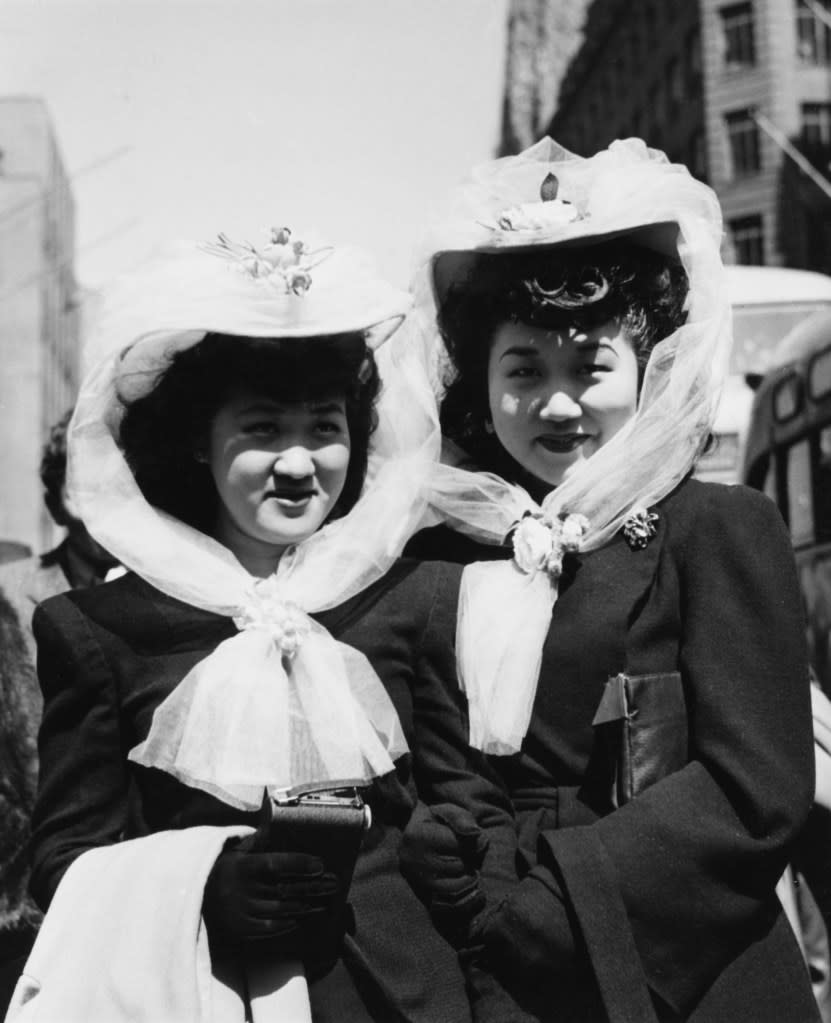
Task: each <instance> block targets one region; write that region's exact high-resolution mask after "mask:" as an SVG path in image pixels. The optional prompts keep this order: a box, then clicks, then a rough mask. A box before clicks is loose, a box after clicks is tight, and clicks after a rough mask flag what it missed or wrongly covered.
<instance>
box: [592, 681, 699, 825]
mask: <svg viewBox="0 0 831 1023" xmlns="http://www.w3.org/2000/svg"><path fill="white" fill-rule="evenodd" d="M592 725H593V727H594V729H595V750H594V753H593V757H592V759H593V760H594V761H595V762H594V763H593V764H592V765H591V766H590V774H591V776H592V790H593V792H595V793H596V792H597V791H598V788H602V795H601V799H602V801H604V802H607V803H608V807H607V808H609V809H617V808H618V807H621V806H623V805H624V804H625V803H628V802H629V800H630V799H634V798H635V796H637V795H639V794H640V793H641V792H643V791H644V790H645V789H647V788H649V786H650V785H654V784H655V782H657V781H660V780H661V779H662V778H665V777H666V776H667V775H668V774H672V773H673V772H675V771H678V770H680V769H681V768H682V767H684V765H685V764H686V763H687V761H688V757H689V725H688V721H687V709H686V703H685V700H684V687H683V684H682V682H681V675H680V673H679V672H677V671H667V672H660V673H656V674H651V675H629V674H626V673H625V672H620V673H619V674H617V675H613V676H612V677H611V678H610V679H609V681H608V682H607V683H606V685H605V687H604V689H603V695H602V697H601V699H600V703H599V704H598V707H597V712H596V713H595V716H594V719H593V720H592Z"/></svg>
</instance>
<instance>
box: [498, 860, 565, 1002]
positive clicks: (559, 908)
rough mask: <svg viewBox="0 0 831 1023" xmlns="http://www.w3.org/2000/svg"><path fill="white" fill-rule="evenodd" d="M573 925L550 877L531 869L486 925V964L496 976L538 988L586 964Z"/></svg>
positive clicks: (560, 893)
mask: <svg viewBox="0 0 831 1023" xmlns="http://www.w3.org/2000/svg"><path fill="white" fill-rule="evenodd" d="M576 927H577V924H576V921H575V920H573V919H572V918H571V914H570V913H569V909H568V907H567V905H566V902H565V899H564V898H563V894H562V892H561V891H560V887H559V885H558V884H557V882H556V880H555V879H554V877H553V876H552V875H551V874H550V873H549V871H547V870H546V869H545V868H544V867H534V869H533V870H532V871H531V872H530V873H529V874H528V875H527V876H526V877H525V878H524V879H523V880H522V881H520V882H519V883H518V884H517V886H516V888H515V889H514V891H513V892H512V894H511V895H510V896H508V898H507V899H505V900H504V901H503V902H502V903H501V904H500V905H499V906H498V907H496V909H495V910H494V911H493V912H492V913H490V914H489V915H488V918H487V920H485V921H484V924H483V927H482V931H481V938H482V942H483V944H484V949H485V961H486V962H487V963H488V964H489V966H490V968H491V969H492V971H493V973H494V974H495V975H496V976H498V977H501V978H503V979H507V980H508V981H510V982H512V983H513V984H519V985H525V986H526V987H529V986H530V987H531V988H533V989H535V990H537V989H540V986H541V985H542V984H544V983H545V982H547V981H550V980H553V979H554V978H557V977H562V976H564V975H574V974H575V972H576V971H577V970H578V969H580V968H581V967H583V966H584V957H582V956H581V955H580V948H579V943H578V941H577V940H576V939H575V929H576Z"/></svg>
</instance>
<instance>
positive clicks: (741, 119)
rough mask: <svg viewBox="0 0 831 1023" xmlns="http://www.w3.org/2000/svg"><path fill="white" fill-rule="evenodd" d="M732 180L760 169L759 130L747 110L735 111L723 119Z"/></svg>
mask: <svg viewBox="0 0 831 1023" xmlns="http://www.w3.org/2000/svg"><path fill="white" fill-rule="evenodd" d="M724 123H725V127H726V129H727V141H728V144H729V147H730V162H731V169H732V176H733V177H734V178H741V177H747V176H748V175H750V174H755V173H756V172H757V171H759V170H760V169H761V166H762V161H761V154H760V150H759V129H758V127H757V125H756V122H755V121H754V120H753V117H752V116H751V114H750V111H749V110H735V111H733V113H731V114H726V115H725V118H724Z"/></svg>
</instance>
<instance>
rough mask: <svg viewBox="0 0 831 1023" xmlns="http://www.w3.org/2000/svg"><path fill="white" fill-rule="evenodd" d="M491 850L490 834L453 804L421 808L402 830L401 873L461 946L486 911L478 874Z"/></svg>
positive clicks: (438, 924)
mask: <svg viewBox="0 0 831 1023" xmlns="http://www.w3.org/2000/svg"><path fill="white" fill-rule="evenodd" d="M487 847H488V838H487V835H486V834H485V833H484V832H483V831H482V829H481V828H480V827H479V825H478V824H477V823H476V821H475V819H474V817H473V815H472V814H471V813H470V812H469V811H468V810H464V809H462V807H459V806H454V805H453V804H451V803H440V804H438V805H436V806H432V807H430V806H425V805H424V804H423V803H419V804H418V805H417V806H416V808H415V810H414V811H413V814H412V816H411V817H410V821H409V823H408V824H407V827H406V829H405V831H404V836H403V838H402V841H401V849H400V862H401V872H402V873H403V874H404V876H405V877H406V878H407V880H408V881H409V882H410V884H411V885H412V887H413V889H414V890H415V891H416V893H417V894H418V895H419V897H420V898H421V899H422V901H423V902H424V903H425V904H426V905H427V907H428V909H429V910H430V914H431V916H432V917H433V921H434V923H435V925H436V927H437V929H438V930H439V931H441V933H442V934H444V936H445V937H446V938H448V940H450V941H452V942H454V943H457V944H458V943H459V942H460V941H462V940H463V939H464V938H465V936H466V935H467V933H468V931H469V930H470V927H471V925H472V922H473V921H474V920H475V918H476V917H477V916H478V914H479V913H481V911H482V910H483V909H484V908H485V895H484V892H483V891H482V890H481V888H480V887H479V873H478V871H479V867H480V866H481V864H482V860H483V858H484V855H485V852H486V850H487Z"/></svg>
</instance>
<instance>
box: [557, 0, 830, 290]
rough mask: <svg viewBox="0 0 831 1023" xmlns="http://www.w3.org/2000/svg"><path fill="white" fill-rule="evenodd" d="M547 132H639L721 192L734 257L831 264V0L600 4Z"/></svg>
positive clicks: (610, 135) (593, 142)
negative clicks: (830, 175) (828, 176)
mask: <svg viewBox="0 0 831 1023" xmlns="http://www.w3.org/2000/svg"><path fill="white" fill-rule="evenodd" d="M583 32H584V42H583V45H582V46H581V48H580V50H579V51H578V52H577V54H576V55H575V57H574V59H573V60H572V62H571V64H570V66H569V69H568V71H567V73H566V75H565V78H564V80H563V82H562V84H561V87H560V95H559V103H558V109H557V112H556V114H555V115H554V118H553V120H552V122H551V125H550V130H549V133H550V134H551V135H552V136H553V137H554V138H556V139H557V140H558V141H559V142H561V143H562V144H564V145H565V146H566V147H567V148H570V149H573V150H574V151H575V152H578V153H590V152H593V151H594V150H596V149H598V148H602V147H604V146H606V145H608V144H609V142H610V141H611V140H612V139H614V138H619V137H625V136H627V135H637V136H640V137H642V138H644V139H646V141H647V142H648V143H649V145H651V146H654V147H656V148H658V149H663V150H664V151H665V152H666V153H667V154H668V156H669V157H670V158H671V159H672V160H676V161H679V162H683V163H686V164H687V166H689V168H690V170H691V171H692V173H693V174H695V175H696V177H699V178H701V179H703V180H706V181H708V182H709V184H711V185H712V187H713V188H714V189H715V191H716V193H717V194H718V196H719V199H720V200H721V204H722V208H723V210H724V217H725V225H726V228H727V243H726V246H725V257H726V259H727V260H728V261H730V262H736V263H744V264H767V265H786V266H793V267H804V268H808V269H814V270H823V271H825V272H826V273H831V231H830V230H829V227H828V224H827V223H826V222H831V216H829V214H831V182H828V181H826V180H825V179H826V177H827V175H828V172H829V167H828V162H829V160H830V159H831V0H743V2H738V3H737V2H734V0H594V2H593V3H592V5H591V7H590V8H589V10H588V12H587V19H586V23H585V26H584V29H583Z"/></svg>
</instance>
